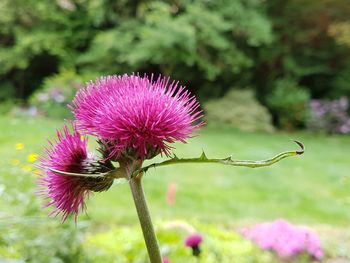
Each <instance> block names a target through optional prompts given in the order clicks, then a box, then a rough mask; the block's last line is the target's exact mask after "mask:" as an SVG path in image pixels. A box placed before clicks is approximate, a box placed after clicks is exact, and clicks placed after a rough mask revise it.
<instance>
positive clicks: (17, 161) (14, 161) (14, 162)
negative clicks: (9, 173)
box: [10, 159, 19, 166]
mask: <svg viewBox="0 0 350 263" xmlns="http://www.w3.org/2000/svg"><path fill="white" fill-rule="evenodd" d="M10 164H11V165H12V166H17V165H19V160H17V159H12V160H11V161H10Z"/></svg>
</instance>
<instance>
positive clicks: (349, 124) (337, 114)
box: [308, 97, 350, 134]
mask: <svg viewBox="0 0 350 263" xmlns="http://www.w3.org/2000/svg"><path fill="white" fill-rule="evenodd" d="M348 107H349V102H348V99H347V98H346V97H341V98H339V99H338V100H311V101H310V110H311V116H310V120H309V123H308V126H309V128H311V129H313V130H321V131H326V132H328V133H341V134H348V133H350V116H349V114H348V113H347V110H348Z"/></svg>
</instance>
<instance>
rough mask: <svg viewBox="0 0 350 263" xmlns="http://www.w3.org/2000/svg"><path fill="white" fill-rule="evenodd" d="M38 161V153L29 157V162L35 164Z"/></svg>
mask: <svg viewBox="0 0 350 263" xmlns="http://www.w3.org/2000/svg"><path fill="white" fill-rule="evenodd" d="M37 159H38V155H37V154H36V153H31V154H29V155H28V156H27V160H28V162H31V163H33V162H35V161H36V160H37Z"/></svg>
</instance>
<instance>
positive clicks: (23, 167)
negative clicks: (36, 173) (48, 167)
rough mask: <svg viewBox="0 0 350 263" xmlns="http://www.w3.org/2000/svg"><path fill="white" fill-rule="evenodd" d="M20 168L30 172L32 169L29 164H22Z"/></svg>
mask: <svg viewBox="0 0 350 263" xmlns="http://www.w3.org/2000/svg"><path fill="white" fill-rule="evenodd" d="M21 168H22V170H23V171H25V172H30V171H32V169H33V167H32V166H31V165H30V164H26V165H23V166H22V167H21Z"/></svg>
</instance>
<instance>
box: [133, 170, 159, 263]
mask: <svg viewBox="0 0 350 263" xmlns="http://www.w3.org/2000/svg"><path fill="white" fill-rule="evenodd" d="M141 178H142V177H141V176H139V177H134V178H132V179H130V181H129V184H130V188H131V192H132V196H133V198H134V203H135V206H136V210H137V214H138V216H139V220H140V224H141V228H142V232H143V237H144V239H145V242H146V246H147V251H148V255H149V259H150V261H151V263H162V262H163V261H162V257H161V254H160V250H159V246H158V241H157V237H156V234H155V232H154V228H153V224H152V220H151V216H150V214H149V211H148V207H147V202H146V198H145V193H144V191H143V187H142V182H141Z"/></svg>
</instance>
